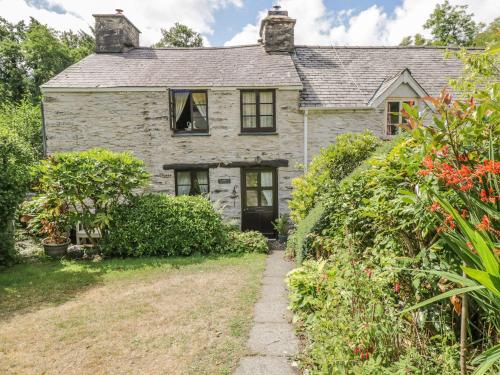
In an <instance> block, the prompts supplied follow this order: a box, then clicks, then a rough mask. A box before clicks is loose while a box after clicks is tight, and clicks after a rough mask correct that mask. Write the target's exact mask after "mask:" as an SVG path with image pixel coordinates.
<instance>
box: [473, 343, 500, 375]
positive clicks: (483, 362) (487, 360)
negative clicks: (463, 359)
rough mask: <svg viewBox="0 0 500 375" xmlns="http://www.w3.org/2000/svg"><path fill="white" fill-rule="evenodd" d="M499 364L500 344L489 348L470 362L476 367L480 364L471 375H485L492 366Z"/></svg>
mask: <svg viewBox="0 0 500 375" xmlns="http://www.w3.org/2000/svg"><path fill="white" fill-rule="evenodd" d="M499 362H500V344H498V345H495V346H494V347H493V348H490V349H488V350H486V351H484V352H483V353H481V354H480V355H479V356H477V357H476V358H474V360H473V361H472V364H473V365H477V364H479V363H480V366H479V367H478V368H477V369H476V370H475V371H474V373H473V375H483V374H486V371H488V370H489V369H490V368H491V367H492V366H493V365H494V364H498V363H499Z"/></svg>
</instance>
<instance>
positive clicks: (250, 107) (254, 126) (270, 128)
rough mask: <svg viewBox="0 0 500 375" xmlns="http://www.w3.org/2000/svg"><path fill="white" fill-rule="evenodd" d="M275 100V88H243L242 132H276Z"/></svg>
mask: <svg viewBox="0 0 500 375" xmlns="http://www.w3.org/2000/svg"><path fill="white" fill-rule="evenodd" d="M275 102H276V94H275V91H274V90H242V91H241V132H242V133H251V132H275V131H276V105H275Z"/></svg>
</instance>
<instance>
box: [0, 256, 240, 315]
mask: <svg viewBox="0 0 500 375" xmlns="http://www.w3.org/2000/svg"><path fill="white" fill-rule="evenodd" d="M242 255H243V254H223V255H205V256H204V255H192V256H189V257H171V258H157V257H151V258H125V259H105V260H103V261H101V262H90V261H68V260H61V261H54V260H47V259H43V260H41V261H40V262H36V263H24V264H17V265H15V266H13V267H10V268H7V269H4V270H2V271H0V321H2V320H4V321H5V320H9V319H11V318H13V317H14V316H16V315H19V314H25V313H29V312H33V311H37V310H39V309H41V308H43V307H47V306H57V305H60V304H62V303H64V302H67V301H69V300H71V299H73V298H75V297H76V296H77V295H78V294H80V293H82V292H84V291H86V290H88V289H90V288H93V287H96V286H98V285H102V284H103V283H104V281H106V280H112V279H119V278H124V277H125V278H126V277H128V276H131V275H133V274H135V273H138V272H144V273H148V272H152V271H153V270H157V269H161V268H164V269H165V270H168V269H181V268H182V267H186V266H192V265H197V264H202V263H205V262H207V261H211V260H214V261H215V260H218V259H220V258H224V259H227V260H229V261H230V260H231V258H238V257H241V256H242Z"/></svg>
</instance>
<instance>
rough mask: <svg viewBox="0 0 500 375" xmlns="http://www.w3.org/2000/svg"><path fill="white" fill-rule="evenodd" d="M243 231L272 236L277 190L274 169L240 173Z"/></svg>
mask: <svg viewBox="0 0 500 375" xmlns="http://www.w3.org/2000/svg"><path fill="white" fill-rule="evenodd" d="M241 188H242V192H241V195H242V199H241V202H242V215H241V216H242V217H241V221H242V223H241V227H242V229H243V230H257V231H259V232H262V233H263V234H265V235H266V236H272V235H273V234H274V228H273V224H272V222H273V221H274V220H275V219H276V217H277V212H278V210H277V207H278V189H277V175H276V169H274V168H244V169H243V170H242V173H241Z"/></svg>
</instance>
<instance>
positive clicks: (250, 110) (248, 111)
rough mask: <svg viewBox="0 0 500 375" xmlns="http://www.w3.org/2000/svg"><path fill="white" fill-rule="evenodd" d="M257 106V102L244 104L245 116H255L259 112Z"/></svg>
mask: <svg viewBox="0 0 500 375" xmlns="http://www.w3.org/2000/svg"><path fill="white" fill-rule="evenodd" d="M256 109H257V106H256V105H255V104H243V115H244V116H255V115H256V114H257V110H256Z"/></svg>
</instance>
